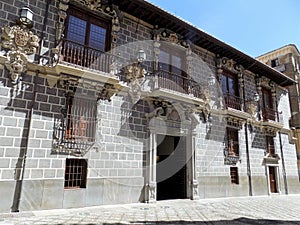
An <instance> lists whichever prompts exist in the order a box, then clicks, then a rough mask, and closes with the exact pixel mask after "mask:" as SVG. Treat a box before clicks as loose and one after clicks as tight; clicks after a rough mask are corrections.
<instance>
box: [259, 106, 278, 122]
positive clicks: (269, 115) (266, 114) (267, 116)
mask: <svg viewBox="0 0 300 225" xmlns="http://www.w3.org/2000/svg"><path fill="white" fill-rule="evenodd" d="M262 116H263V119H264V120H274V121H275V120H276V110H274V109H271V108H267V107H265V108H263V109H262Z"/></svg>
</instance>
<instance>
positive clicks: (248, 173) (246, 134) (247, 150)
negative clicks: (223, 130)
mask: <svg viewBox="0 0 300 225" xmlns="http://www.w3.org/2000/svg"><path fill="white" fill-rule="evenodd" d="M243 96H244V110H245V109H246V95H245V80H244V79H243ZM244 128H245V139H246V159H247V176H248V182H249V196H252V195H253V191H252V177H251V166H250V156H249V140H248V123H247V121H246V123H245V126H244Z"/></svg>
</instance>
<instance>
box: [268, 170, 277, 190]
mask: <svg viewBox="0 0 300 225" xmlns="http://www.w3.org/2000/svg"><path fill="white" fill-rule="evenodd" d="M269 181H270V191H271V193H278V190H277V182H276V168H275V167H274V166H269Z"/></svg>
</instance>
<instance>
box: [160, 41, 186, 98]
mask: <svg viewBox="0 0 300 225" xmlns="http://www.w3.org/2000/svg"><path fill="white" fill-rule="evenodd" d="M185 56H186V53H185V51H183V50H181V49H175V48H174V47H173V48H170V47H165V46H164V47H163V48H161V50H160V54H159V64H158V67H159V73H158V76H159V86H160V87H161V88H167V89H170V90H174V91H178V92H183V93H187V91H188V78H187V75H186V73H185V64H186V61H185Z"/></svg>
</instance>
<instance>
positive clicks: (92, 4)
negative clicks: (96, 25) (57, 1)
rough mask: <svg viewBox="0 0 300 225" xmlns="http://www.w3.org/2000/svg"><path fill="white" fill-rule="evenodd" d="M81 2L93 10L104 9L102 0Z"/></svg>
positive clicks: (82, 0)
mask: <svg viewBox="0 0 300 225" xmlns="http://www.w3.org/2000/svg"><path fill="white" fill-rule="evenodd" d="M80 3H81V4H83V5H86V6H87V7H88V8H90V9H92V10H101V9H102V4H101V0H80Z"/></svg>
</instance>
